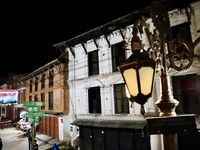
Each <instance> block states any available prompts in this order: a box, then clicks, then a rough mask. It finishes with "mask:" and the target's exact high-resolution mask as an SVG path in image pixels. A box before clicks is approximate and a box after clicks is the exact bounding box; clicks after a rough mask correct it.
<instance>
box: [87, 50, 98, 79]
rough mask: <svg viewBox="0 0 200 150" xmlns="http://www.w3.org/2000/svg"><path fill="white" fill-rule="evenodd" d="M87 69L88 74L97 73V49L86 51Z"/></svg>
mask: <svg viewBox="0 0 200 150" xmlns="http://www.w3.org/2000/svg"><path fill="white" fill-rule="evenodd" d="M88 71H89V72H88V73H89V76H91V75H97V74H99V59H98V50H96V51H92V52H89V53H88Z"/></svg>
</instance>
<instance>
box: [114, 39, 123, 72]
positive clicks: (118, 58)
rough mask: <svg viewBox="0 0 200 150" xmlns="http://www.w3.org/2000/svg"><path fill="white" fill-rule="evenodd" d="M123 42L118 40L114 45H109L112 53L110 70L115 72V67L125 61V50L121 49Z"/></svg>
mask: <svg viewBox="0 0 200 150" xmlns="http://www.w3.org/2000/svg"><path fill="white" fill-rule="evenodd" d="M123 46H124V42H123V41H122V42H120V43H117V44H114V45H111V53H112V71H113V72H116V71H118V70H117V67H118V66H119V65H121V64H122V63H124V62H125V60H126V57H125V50H124V49H123Z"/></svg>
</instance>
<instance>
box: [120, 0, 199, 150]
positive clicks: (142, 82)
mask: <svg viewBox="0 0 200 150" xmlns="http://www.w3.org/2000/svg"><path fill="white" fill-rule="evenodd" d="M150 13H151V18H152V22H153V24H154V26H155V30H154V33H151V32H150V30H149V28H148V26H147V24H146V22H145V19H144V18H142V19H141V20H139V21H137V22H136V23H135V24H134V27H133V32H132V33H133V37H132V40H131V50H132V53H133V54H132V55H131V56H130V57H129V58H128V59H127V61H126V62H125V63H124V64H122V65H120V66H119V70H120V72H121V74H122V76H123V79H124V82H125V84H126V86H127V88H128V91H129V93H130V95H131V98H130V101H131V102H136V103H139V104H141V113H142V114H144V113H145V112H144V106H143V105H144V104H145V103H146V102H147V99H148V98H149V97H150V96H151V93H152V87H153V79H154V73H155V64H157V65H159V66H160V70H159V71H160V83H161V95H160V98H159V99H158V100H157V101H156V105H157V106H158V108H159V116H160V117H163V116H176V112H175V108H176V107H177V105H178V103H179V102H178V101H177V100H175V99H174V98H173V96H172V91H171V88H170V87H171V86H170V80H169V79H170V78H169V75H168V68H169V67H171V68H174V69H175V70H177V71H181V70H185V69H188V68H189V67H190V66H191V65H192V62H193V57H194V54H193V49H194V47H195V46H196V44H197V42H199V41H200V38H198V39H197V40H196V41H195V42H194V43H190V44H188V42H186V41H184V40H183V39H181V38H180V39H175V40H173V41H172V42H171V43H170V44H169V41H168V40H167V36H168V34H169V33H170V23H169V18H168V12H167V10H166V9H165V8H164V7H163V4H161V3H160V2H159V1H155V2H152V6H151V9H150ZM141 29H142V31H145V32H147V36H148V39H149V43H150V47H149V49H148V50H146V51H145V50H143V52H141V48H142V46H141V41H140V39H139V37H138V36H137V35H138V34H139V31H141ZM170 45H171V46H170ZM166 52H168V53H166ZM149 57H151V58H152V59H150V58H149ZM153 59H154V60H153ZM184 59H186V60H187V63H182V60H184ZM177 62H178V63H177ZM177 64H179V65H177ZM176 136H177V134H164V135H163V141H164V149H165V150H177V149H178V144H177V138H176Z"/></svg>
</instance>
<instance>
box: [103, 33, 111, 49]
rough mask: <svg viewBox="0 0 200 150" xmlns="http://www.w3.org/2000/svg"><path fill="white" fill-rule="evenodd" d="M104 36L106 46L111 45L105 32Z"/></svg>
mask: <svg viewBox="0 0 200 150" xmlns="http://www.w3.org/2000/svg"><path fill="white" fill-rule="evenodd" d="M104 36H105V39H106V42H107V43H108V46H109V47H110V46H111V45H110V41H109V40H108V37H107V36H106V35H105V34H104Z"/></svg>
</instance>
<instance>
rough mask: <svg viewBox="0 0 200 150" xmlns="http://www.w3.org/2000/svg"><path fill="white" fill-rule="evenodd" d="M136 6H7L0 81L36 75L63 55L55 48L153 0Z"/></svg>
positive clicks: (105, 3)
mask: <svg viewBox="0 0 200 150" xmlns="http://www.w3.org/2000/svg"><path fill="white" fill-rule="evenodd" d="M133 3H134V1H132V2H131V1H121V2H120V1H113V2H108V1H100V0H99V1H96V0H95V1H91V2H87V1H70V2H68V1H65V2H64V1H56V2H51V1H46V2H42V1H37V0H33V1H31V0H28V1H23V2H21V1H20V2H19V1H13V2H7V3H6V2H4V3H3V4H1V9H0V11H1V12H0V18H1V20H0V21H1V25H0V38H1V40H0V44H1V50H0V53H1V54H0V56H1V57H0V77H2V76H7V75H8V74H10V73H17V74H21V73H30V72H32V71H34V70H35V69H37V68H39V67H41V66H42V65H44V64H46V63H48V62H50V61H51V60H53V59H55V58H56V57H57V56H59V55H60V52H59V51H58V50H56V49H55V48H54V47H53V46H52V45H53V44H57V43H59V42H62V41H65V40H67V39H70V38H73V37H74V36H77V35H79V34H82V33H84V32H86V31H89V30H91V29H93V28H96V27H98V26H100V25H103V24H105V23H107V22H110V21H112V20H114V19H117V18H119V17H122V16H124V15H127V14H129V13H131V12H133V11H135V10H137V9H138V8H139V7H140V8H141V7H145V6H147V4H149V3H150V0H140V1H137V4H134V5H133ZM138 3H140V4H138ZM136 6H137V7H136Z"/></svg>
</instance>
